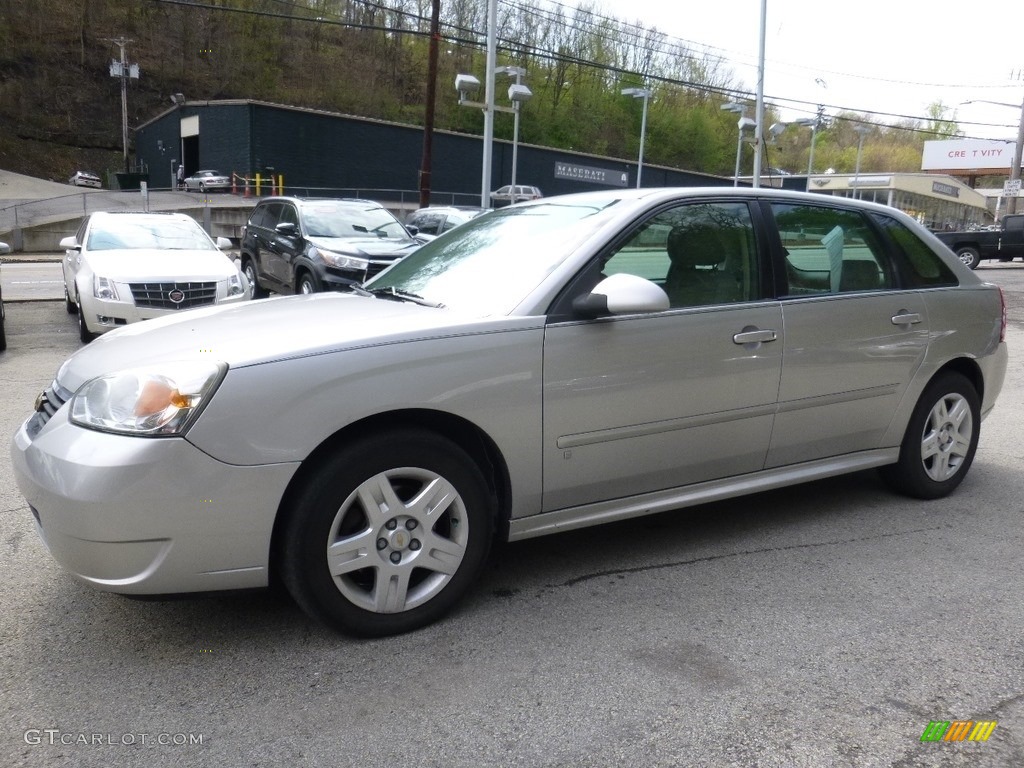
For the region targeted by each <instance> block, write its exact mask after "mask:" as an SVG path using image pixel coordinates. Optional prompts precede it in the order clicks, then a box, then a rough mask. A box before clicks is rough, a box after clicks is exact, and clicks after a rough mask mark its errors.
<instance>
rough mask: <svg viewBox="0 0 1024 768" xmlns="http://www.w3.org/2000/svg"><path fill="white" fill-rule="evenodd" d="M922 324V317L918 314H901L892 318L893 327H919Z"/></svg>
mask: <svg viewBox="0 0 1024 768" xmlns="http://www.w3.org/2000/svg"><path fill="white" fill-rule="evenodd" d="M920 322H921V315H920V314H919V313H917V312H902V311H901V312H900V313H899V314H896V315H893V316H892V324H893V325H917V324H918V323H920Z"/></svg>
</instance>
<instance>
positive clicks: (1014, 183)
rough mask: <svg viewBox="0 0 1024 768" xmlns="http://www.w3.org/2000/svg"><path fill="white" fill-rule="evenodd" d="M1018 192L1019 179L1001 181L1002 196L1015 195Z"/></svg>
mask: <svg viewBox="0 0 1024 768" xmlns="http://www.w3.org/2000/svg"><path fill="white" fill-rule="evenodd" d="M1019 194H1020V179H1013V180H1011V181H1004V182H1003V197H1016V196H1017V195H1019Z"/></svg>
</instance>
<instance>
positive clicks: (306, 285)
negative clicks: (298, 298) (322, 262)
mask: <svg viewBox="0 0 1024 768" xmlns="http://www.w3.org/2000/svg"><path fill="white" fill-rule="evenodd" d="M295 292H296V293H316V282H315V281H314V280H313V276H312V275H311V274H309V272H303V273H302V274H301V275H299V284H298V285H297V286H295Z"/></svg>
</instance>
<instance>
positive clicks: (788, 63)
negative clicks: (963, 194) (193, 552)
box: [598, 0, 1024, 140]
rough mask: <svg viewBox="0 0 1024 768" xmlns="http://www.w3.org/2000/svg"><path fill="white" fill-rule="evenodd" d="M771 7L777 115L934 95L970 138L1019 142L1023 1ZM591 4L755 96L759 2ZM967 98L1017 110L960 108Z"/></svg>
mask: <svg viewBox="0 0 1024 768" xmlns="http://www.w3.org/2000/svg"><path fill="white" fill-rule="evenodd" d="M767 4H768V13H767V23H766V25H765V30H766V44H765V82H764V92H765V100H766V101H773V102H774V103H777V104H778V105H779V106H781V107H783V110H782V118H783V119H784V120H793V119H796V118H798V117H806V116H809V115H810V114H811V113H812V112H813V107H811V106H802V105H800V104H795V103H792V102H787V101H782V99H795V100H800V101H805V102H809V103H810V104H816V103H818V102H823V103H824V104H825V105H826V111H827V112H828V113H835V112H837V111H839V109H840V108H842V109H848V110H852V111H856V112H867V111H874V112H882V113H891V114H895V115H907V116H910V117H921V118H923V117H925V116H926V114H927V110H928V106H929V104H932V103H934V102H937V101H941V102H942V103H943V104H944V105H946V106H948V107H950V108H956V117H957V119H958V121H959V122H960V123H961V128H962V129H963V130H964V131H965V133H966V134H967V135H968V136H976V137H979V138H991V139H1010V140H1014V139H1016V135H1017V128H1016V126H1017V125H1018V123H1019V122H1020V120H1021V109H1020V106H1019V105H1020V104H1021V103H1022V101H1024V43H1022V41H1024V0H1003V1H1002V2H995V3H987V2H986V3H978V2H973V3H972V2H951V1H950V0H931V1H930V2H922V1H921V0H884V1H883V0H856V1H849V0H847V1H845V2H836V1H835V0H767ZM598 7H599V8H600V9H601V11H602V12H603V13H604V14H605V15H607V16H613V17H617V18H619V19H621V20H623V21H628V22H635V21H639V22H640V23H642V24H644V25H645V26H647V27H652V26H654V27H657V28H658V29H659V30H660V31H662V32H665V33H667V34H669V35H671V36H672V37H676V38H681V39H683V40H685V41H690V42H692V43H698V44H702V45H705V46H708V47H710V48H711V50H712V51H713V52H715V53H718V54H720V55H722V56H723V57H724V58H725V59H726V60H727V61H728V62H729V65H730V68H731V69H732V70H733V72H734V73H735V75H736V77H737V79H738V80H739V81H741V82H742V83H743V84H744V85H745V86H746V87H747V88H748V89H749V90H750V92H751V93H753V92H754V90H755V89H756V86H757V52H758V42H759V29H760V16H761V0H700V1H699V2H695V1H694V0H598ZM819 81H821V82H819ZM821 83H824V85H822V84H821ZM971 100H973V101H978V100H988V101H997V102H1006V103H1010V104H1013V105H1016V106H1015V108H1008V107H1001V106H993V105H987V104H980V103H975V104H969V105H965V106H958V105H959V104H960V103H961V102H964V101H971ZM804 110H806V111H804ZM872 119H874V120H876V121H878V122H886V123H891V122H895V121H896V120H897V119H898V118H896V117H890V116H887V115H878V116H875V117H873V118H872ZM969 123H970V124H969ZM973 123H990V124H995V127H989V126H984V125H974V124H973Z"/></svg>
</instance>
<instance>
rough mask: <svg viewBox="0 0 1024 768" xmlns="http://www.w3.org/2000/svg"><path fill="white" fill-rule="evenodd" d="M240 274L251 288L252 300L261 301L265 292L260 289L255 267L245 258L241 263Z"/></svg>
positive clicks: (265, 294) (250, 260) (264, 296)
mask: <svg viewBox="0 0 1024 768" xmlns="http://www.w3.org/2000/svg"><path fill="white" fill-rule="evenodd" d="M242 274H243V275H245V279H246V280H248V281H249V285H250V286H252V298H254V299H263V298H266V296H267V291H266V290H265V289H263V288H261V287H260V283H259V280H257V279H256V265H255V264H254V263H253V261H252V259H249V258H246V259H244V260H243V261H242Z"/></svg>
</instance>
